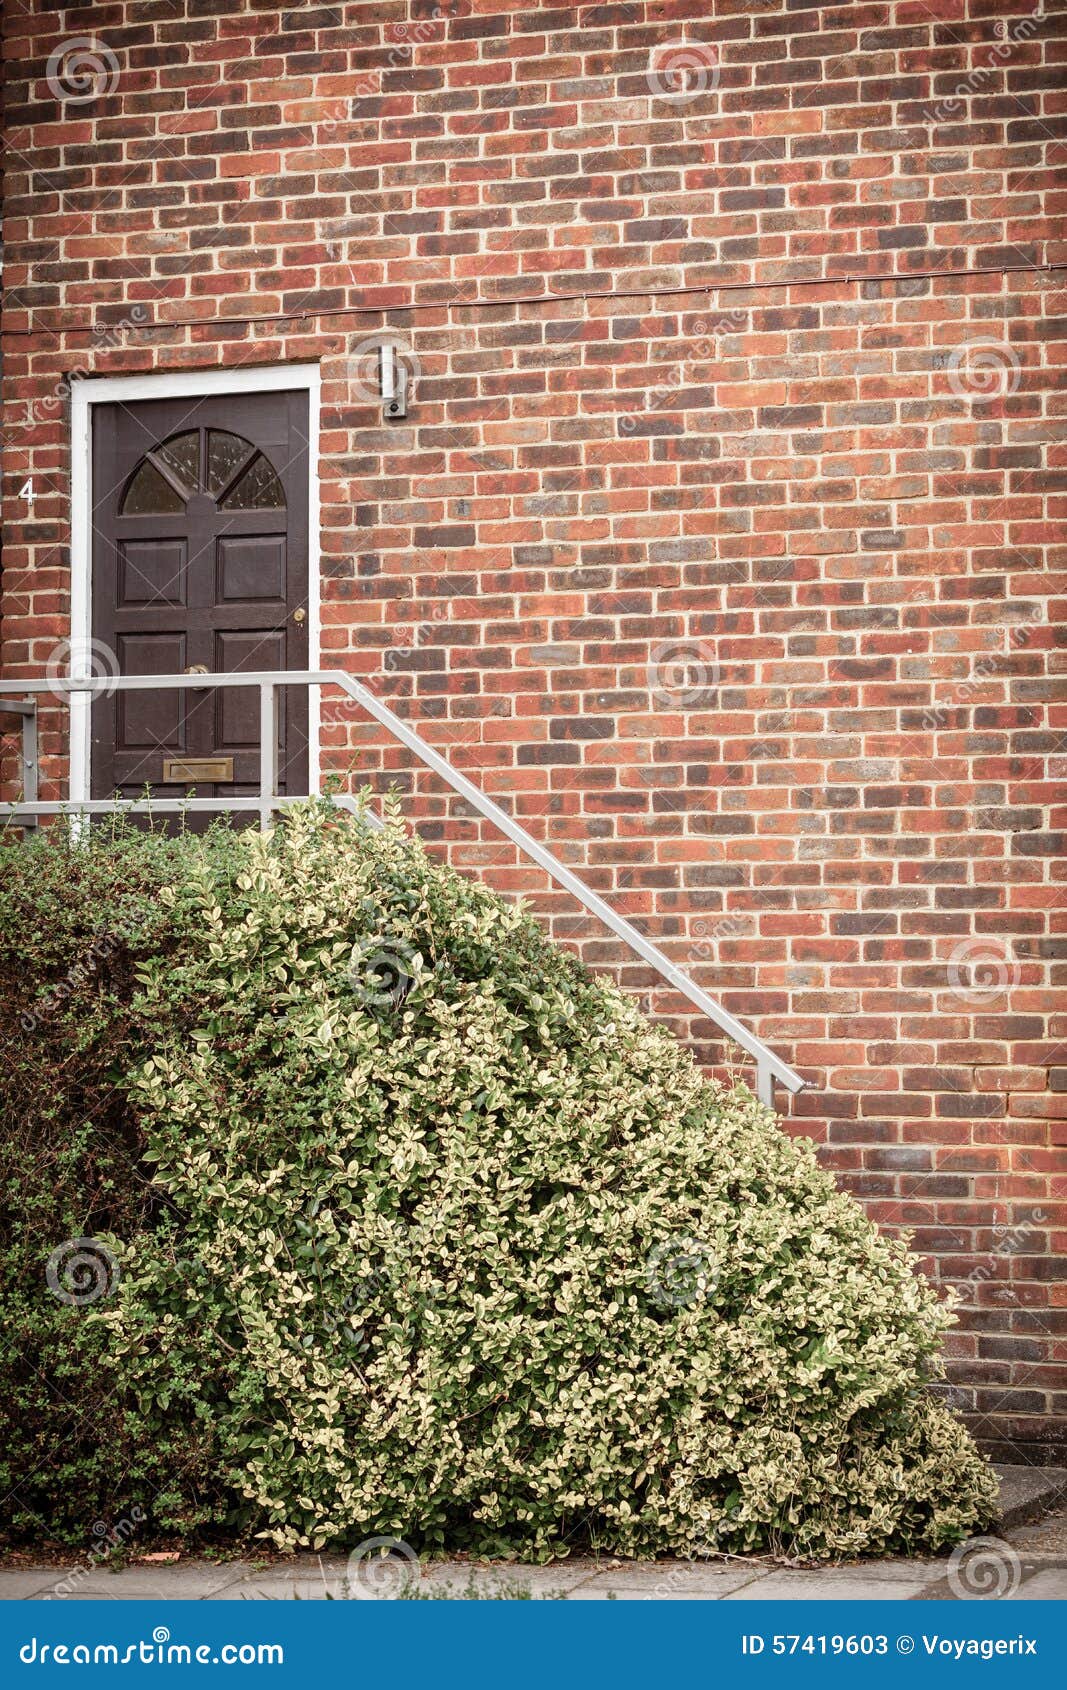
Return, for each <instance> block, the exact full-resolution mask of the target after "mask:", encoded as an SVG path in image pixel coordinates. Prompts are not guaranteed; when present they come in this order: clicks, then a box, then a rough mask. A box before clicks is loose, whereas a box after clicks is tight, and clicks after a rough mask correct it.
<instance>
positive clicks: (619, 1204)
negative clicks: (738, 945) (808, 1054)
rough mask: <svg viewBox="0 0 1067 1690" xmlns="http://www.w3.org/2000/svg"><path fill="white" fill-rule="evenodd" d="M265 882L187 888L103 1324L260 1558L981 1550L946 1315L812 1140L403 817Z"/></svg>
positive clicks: (163, 982) (258, 872)
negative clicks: (372, 1540)
mask: <svg viewBox="0 0 1067 1690" xmlns="http://www.w3.org/2000/svg"><path fill="white" fill-rule="evenodd" d="M239 856H240V859H241V860H240V861H239V862H238V865H237V867H236V868H235V867H234V852H233V851H232V850H230V851H227V852H226V853H223V854H221V855H220V856H219V857H218V858H217V859H216V858H215V857H214V856H213V854H212V852H211V851H210V849H204V850H203V851H202V852H201V853H200V854H199V856H197V855H196V854H195V853H194V854H193V855H192V857H191V858H190V866H189V869H188V872H186V873H184V874H183V876H182V877H181V878H179V879H177V880H176V881H175V883H174V884H172V885H170V886H168V887H167V888H166V889H165V890H164V892H163V894H162V895H163V898H164V901H165V903H166V905H167V906H168V907H169V909H170V912H171V914H172V917H173V920H174V924H175V928H176V930H178V931H180V932H181V933H182V934H183V935H184V939H183V944H182V947H181V950H180V952H179V953H177V954H171V955H168V956H166V957H160V958H159V959H158V960H157V961H155V962H151V963H149V964H148V965H146V966H145V967H144V969H143V989H144V994H145V995H144V1000H143V1003H142V1005H141V1011H142V1020H143V1024H144V1026H145V1027H146V1028H148V1029H151V1030H152V1035H153V1037H152V1047H151V1049H150V1050H148V1049H146V1051H145V1052H144V1053H143V1054H144V1057H145V1060H143V1061H142V1062H140V1063H139V1064H138V1066H137V1069H136V1072H135V1073H134V1074H133V1075H132V1077H131V1079H130V1082H129V1083H130V1086H131V1088H132V1095H133V1100H134V1103H135V1106H136V1110H137V1113H138V1115H139V1118H140V1123H141V1129H142V1131H143V1133H144V1135H145V1140H146V1143H147V1156H148V1158H149V1160H150V1165H151V1168H152V1170H153V1178H154V1186H155V1190H156V1192H157V1194H158V1203H159V1205H160V1209H159V1214H158V1216H157V1219H156V1221H155V1223H154V1225H153V1226H152V1227H151V1228H148V1227H146V1228H145V1229H144V1230H142V1231H141V1232H140V1233H139V1234H137V1235H136V1236H134V1237H132V1238H130V1239H127V1240H118V1239H116V1240H115V1248H116V1250H117V1251H119V1253H120V1259H121V1266H122V1278H121V1283H120V1285H119V1287H118V1293H117V1296H116V1297H115V1298H114V1299H113V1300H112V1301H111V1302H109V1303H108V1304H107V1305H106V1306H103V1307H101V1308H100V1309H99V1310H97V1311H94V1312H93V1314H92V1316H91V1318H92V1319H94V1320H96V1321H98V1322H100V1323H101V1324H102V1325H104V1326H105V1327H106V1328H107V1330H108V1337H109V1342H108V1345H107V1357H108V1360H107V1366H109V1367H110V1368H111V1369H113V1372H114V1380H115V1386H116V1388H117V1389H118V1390H119V1391H121V1392H122V1393H124V1395H125V1397H126V1400H127V1401H128V1402H129V1404H130V1410H129V1412H130V1414H131V1416H132V1417H133V1420H134V1423H135V1424H136V1425H137V1426H138V1427H139V1428H140V1435H141V1436H143V1438H145V1439H146V1440H148V1439H152V1438H155V1437H162V1436H164V1435H169V1431H168V1429H169V1428H172V1427H173V1426H174V1425H175V1424H176V1423H177V1424H184V1425H186V1426H188V1427H189V1428H190V1429H193V1430H196V1431H198V1433H199V1434H202V1435H198V1436H197V1438H196V1439H195V1442H196V1445H197V1447H198V1448H201V1447H203V1445H204V1443H205V1442H206V1441H210V1442H211V1445H212V1447H213V1448H214V1450H215V1452H216V1453H215V1457H214V1459H215V1461H216V1464H217V1479H218V1483H219V1485H220V1487H221V1490H222V1492H223V1494H225V1495H228V1496H229V1497H230V1499H231V1515H230V1518H231V1522H232V1523H233V1524H234V1525H236V1526H237V1527H239V1528H240V1529H243V1530H251V1531H254V1532H259V1533H262V1534H264V1535H266V1536H268V1537H270V1538H272V1539H273V1540H274V1541H275V1542H276V1543H277V1544H279V1545H283V1546H289V1545H297V1544H311V1545H321V1544H325V1543H328V1542H345V1541H349V1542H356V1541H358V1540H359V1539H361V1538H364V1537H366V1536H368V1535H369V1534H372V1533H382V1534H394V1535H397V1536H400V1537H403V1538H405V1539H407V1540H408V1541H410V1542H412V1543H415V1544H417V1545H420V1546H424V1547H428V1548H431V1549H432V1548H433V1547H435V1546H442V1547H448V1548H450V1549H456V1548H462V1547H467V1548H470V1549H474V1550H478V1551H481V1552H486V1553H496V1552H500V1553H517V1554H519V1555H522V1556H530V1557H545V1556H549V1555H554V1554H560V1553H564V1552H565V1551H566V1550H567V1549H568V1548H569V1547H573V1546H576V1545H581V1544H588V1543H593V1544H597V1545H600V1546H602V1547H603V1548H605V1549H611V1550H615V1551H619V1552H622V1553H637V1554H649V1553H654V1552H665V1551H674V1552H681V1553H691V1552H692V1553H705V1552H708V1551H714V1550H734V1551H739V1550H745V1549H756V1548H773V1549H781V1550H789V1551H792V1552H794V1553H798V1554H802V1555H805V1556H812V1557H822V1556H830V1555H841V1554H851V1553H859V1552H879V1551H888V1550H903V1549H908V1548H920V1547H921V1548H923V1549H934V1548H937V1547H938V1546H940V1545H943V1544H946V1543H950V1542H952V1541H955V1540H957V1539H959V1538H961V1537H963V1536H966V1535H967V1534H969V1533H971V1532H972V1531H974V1530H975V1529H976V1528H978V1527H980V1526H981V1525H982V1524H983V1522H984V1521H986V1519H987V1518H988V1516H989V1512H990V1501H991V1497H992V1494H993V1489H994V1486H993V1481H992V1478H991V1475H990V1472H989V1470H988V1468H987V1467H986V1465H985V1464H984V1462H983V1461H982V1459H981V1458H980V1456H979V1455H978V1453H977V1452H976V1450H975V1448H974V1446H973V1444H972V1443H971V1441H970V1439H969V1438H968V1436H967V1434H966V1433H965V1431H964V1430H963V1428H962V1427H961V1425H960V1424H959V1423H958V1422H957V1421H956V1419H955V1418H954V1417H953V1416H952V1415H951V1414H950V1413H949V1412H948V1410H947V1409H946V1408H945V1407H944V1406H943V1405H942V1404H941V1402H940V1401H939V1400H938V1399H937V1398H936V1397H935V1396H934V1395H933V1393H932V1392H931V1390H930V1388H929V1381H930V1380H931V1379H933V1378H934V1377H935V1376H936V1375H937V1373H938V1352H939V1346H940V1343H941V1339H942V1335H943V1333H944V1331H945V1328H946V1325H947V1324H948V1321H949V1316H948V1314H947V1312H946V1310H945V1308H944V1307H943V1306H942V1305H940V1304H939V1302H938V1300H937V1298H936V1296H935V1294H934V1292H933V1290H932V1289H931V1287H930V1286H929V1285H928V1284H926V1283H925V1282H924V1281H923V1280H922V1279H921V1278H919V1277H918V1276H917V1274H916V1272H915V1270H914V1266H913V1264H912V1262H911V1260H910V1259H909V1257H908V1255H907V1253H906V1251H905V1250H904V1249H903V1247H901V1246H900V1245H898V1244H895V1243H891V1242H889V1241H888V1240H886V1239H884V1238H882V1237H881V1236H880V1235H879V1234H878V1232H877V1231H876V1230H875V1229H874V1228H873V1227H872V1225H871V1224H870V1223H869V1222H868V1221H867V1219H866V1218H865V1216H864V1215H863V1213H862V1211H861V1210H860V1208H859V1207H858V1205H857V1204H856V1203H855V1202H854V1201H853V1200H852V1199H851V1198H849V1197H848V1196H846V1195H844V1194H842V1193H841V1192H839V1191H838V1190H837V1189H836V1188H835V1186H834V1183H833V1181H832V1179H831V1178H830V1176H829V1175H828V1174H827V1173H825V1172H823V1171H822V1170H821V1169H820V1168H819V1166H818V1165H817V1163H816V1161H815V1158H814V1155H813V1153H812V1151H811V1149H810V1147H809V1145H808V1144H807V1143H806V1142H804V1141H792V1140H790V1139H788V1138H787V1137H786V1136H785V1135H784V1134H783V1133H782V1132H781V1131H780V1130H779V1128H778V1126H777V1125H776V1123H775V1120H774V1117H773V1116H772V1115H771V1113H770V1112H769V1111H768V1110H766V1109H765V1108H763V1107H762V1106H761V1105H760V1104H758V1103H757V1102H756V1101H755V1100H754V1098H753V1097H752V1096H751V1095H750V1093H749V1092H748V1091H747V1090H746V1089H745V1088H744V1087H743V1086H740V1085H739V1086H736V1087H733V1088H724V1087H721V1086H718V1085H715V1084H712V1083H709V1082H708V1081H707V1080H706V1079H705V1078H703V1076H702V1075H701V1073H700V1072H699V1070H698V1069H697V1068H696V1066H695V1065H694V1063H693V1061H692V1060H691V1058H690V1056H689V1055H688V1053H687V1052H686V1050H685V1049H684V1048H683V1047H682V1046H681V1045H679V1044H678V1043H677V1042H676V1041H675V1040H674V1039H673V1038H672V1037H671V1036H670V1035H669V1034H668V1033H666V1032H665V1031H663V1030H661V1029H658V1028H656V1027H655V1026H653V1025H651V1024H650V1023H649V1022H648V1021H646V1020H645V1019H644V1018H643V1017H642V1015H641V1014H640V1013H639V1012H638V1010H637V1008H636V1007H635V1006H634V1005H633V1004H632V1003H631V1002H630V1001H629V1000H628V999H627V998H626V997H624V996H623V995H622V994H621V993H620V992H618V991H617V990H615V989H614V988H613V987H612V986H611V985H610V984H608V983H606V982H605V981H603V980H599V979H594V978H591V977H590V976H589V975H588V974H587V973H586V972H585V971H584V970H583V969H582V968H581V967H580V966H579V965H578V964H577V963H576V962H575V961H574V960H573V959H572V958H570V957H569V956H567V955H566V954H564V953H562V952H561V951H559V950H558V949H556V948H554V947H553V946H552V945H551V944H550V943H549V942H548V941H547V940H546V939H545V938H544V937H543V935H542V933H541V932H540V930H539V929H538V927H537V926H536V924H535V923H534V922H533V921H532V920H531V919H530V918H529V917H528V916H526V915H524V914H522V913H521V912H519V911H517V910H516V909H514V908H513V907H510V906H509V905H507V904H505V903H503V902H502V901H501V900H499V899H498V898H496V897H495V896H493V895H492V894H491V893H490V892H488V891H487V890H485V889H484V888H482V887H480V886H478V885H476V884H473V883H471V882H470V881H468V880H466V879H463V878H461V877H459V876H458V875H456V874H454V873H452V872H450V871H448V870H446V869H444V868H442V867H440V866H438V865H437V864H435V863H434V862H432V861H431V860H430V859H429V858H428V857H427V856H426V855H425V853H424V852H423V850H422V849H421V847H420V846H419V844H418V842H417V841H413V840H412V839H410V838H408V837H407V836H406V835H405V834H404V832H403V830H402V829H401V828H400V827H399V826H398V825H397V824H396V823H395V822H391V823H390V825H389V826H388V827H387V828H386V829H385V830H384V831H382V832H372V831H371V830H369V829H368V828H367V827H365V826H363V825H361V824H359V823H351V822H349V821H347V820H344V819H340V818H338V816H337V815H336V814H335V813H333V812H331V811H330V810H329V809H328V808H325V807H323V806H316V807H309V808H307V809H305V810H301V811H299V812H293V813H292V814H291V815H290V818H289V820H288V821H287V822H286V823H285V825H283V826H279V827H278V828H277V829H276V830H275V831H274V833H273V834H271V835H267V836H258V835H247V836H245V838H244V840H243V843H242V847H241V851H240V853H239ZM190 1005H192V1006H194V1012H193V1013H192V1014H190V1008H189V1006H190Z"/></svg>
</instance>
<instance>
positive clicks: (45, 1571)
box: [0, 1567, 62, 1602]
mask: <svg viewBox="0 0 1067 1690" xmlns="http://www.w3.org/2000/svg"><path fill="white" fill-rule="evenodd" d="M60 1576H62V1575H61V1574H59V1573H58V1571H57V1570H56V1569H54V1568H50V1567H35V1568H31V1570H30V1571H29V1572H26V1573H17V1572H13V1573H0V1601H7V1602H25V1601H27V1600H28V1599H29V1598H30V1597H31V1596H36V1595H37V1594H38V1592H41V1591H44V1592H48V1591H50V1590H51V1588H52V1586H53V1585H54V1584H55V1582H56V1579H57V1578H58V1577H60Z"/></svg>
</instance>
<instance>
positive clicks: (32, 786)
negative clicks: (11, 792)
mask: <svg viewBox="0 0 1067 1690" xmlns="http://www.w3.org/2000/svg"><path fill="white" fill-rule="evenodd" d="M27 704H28V706H29V708H28V709H27V710H26V711H24V713H23V717H22V797H23V802H24V803H26V804H36V802H37V799H38V796H39V793H40V777H39V755H38V747H39V741H38V735H37V700H36V699H35V698H31V699H27ZM25 826H26V827H27V828H35V827H36V826H37V817H36V816H33V817H31V818H29V819H28V820H27V821H26V823H25Z"/></svg>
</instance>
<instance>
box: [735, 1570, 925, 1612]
mask: <svg viewBox="0 0 1067 1690" xmlns="http://www.w3.org/2000/svg"><path fill="white" fill-rule="evenodd" d="M909 1566H910V1570H908V1569H909ZM902 1569H903V1570H902ZM942 1571H943V1568H942V1567H939V1566H937V1564H936V1563H934V1564H933V1571H931V1572H928V1571H926V1564H925V1563H922V1562H919V1563H911V1564H909V1563H907V1562H898V1563H893V1562H887V1563H885V1564H884V1565H883V1564H879V1563H878V1562H876V1561H870V1562H867V1563H866V1565H863V1566H854V1567H827V1568H815V1569H813V1570H811V1571H808V1570H806V1569H805V1570H800V1569H792V1568H780V1569H779V1570H777V1571H775V1572H772V1573H768V1574H767V1576H766V1578H762V1579H757V1580H755V1581H754V1582H753V1583H752V1584H749V1585H744V1586H742V1588H740V1589H739V1590H737V1591H736V1592H734V1593H733V1594H731V1595H730V1596H728V1597H727V1601H731V1602H737V1601H741V1602H821V1601H832V1602H910V1601H913V1600H914V1598H915V1597H916V1596H919V1595H921V1594H922V1592H923V1590H924V1589H925V1588H926V1587H927V1585H928V1584H930V1583H931V1582H932V1581H933V1580H934V1579H936V1578H937V1577H938V1576H939V1575H940V1574H941V1573H942Z"/></svg>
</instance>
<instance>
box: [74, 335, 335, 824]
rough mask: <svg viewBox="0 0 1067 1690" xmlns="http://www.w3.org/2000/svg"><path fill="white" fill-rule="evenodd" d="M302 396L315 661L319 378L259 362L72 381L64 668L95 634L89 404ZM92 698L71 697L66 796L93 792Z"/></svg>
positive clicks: (312, 741)
mask: <svg viewBox="0 0 1067 1690" xmlns="http://www.w3.org/2000/svg"><path fill="white" fill-rule="evenodd" d="M294 390H297V391H299V390H304V391H306V393H307V396H308V667H309V668H310V669H317V668H318V667H319V631H320V627H321V618H320V598H321V583H320V578H319V577H320V556H319V407H320V403H321V394H322V381H321V375H320V371H319V366H318V365H317V364H273V365H270V366H269V367H268V366H266V365H259V364H257V365H256V366H254V367H253V368H250V369H249V368H246V369H241V370H188V371H184V370H183V371H181V372H177V371H175V372H172V373H166V374H161V375H146V376H103V377H100V378H99V379H96V380H94V379H93V378H91V377H90V378H87V379H85V380H80V381H75V382H73V383H72V384H71V459H70V507H71V508H70V670H71V674H75V675H76V674H91V673H92V672H93V666H92V643H91V642H92V632H93V626H92V624H93V581H92V571H93V491H92V488H93V477H92V433H93V431H92V407H93V406H94V405H114V404H134V403H136V402H138V401H139V400H142V399H204V398H208V397H210V396H211V395H212V394H231V393H279V392H283V393H291V392H293V391H294ZM308 691H309V693H310V694H311V696H310V697H309V699H308V782H309V787H310V790H311V792H312V793H316V792H318V790H319V778H320V755H319V688H318V687H310V688H309V689H308ZM92 703H93V701H92V698H91V696H89V695H87V694H86V693H73V694H72V695H71V699H70V798H71V801H72V802H74V803H81V802H85V801H86V800H87V799H88V798H89V797H90V793H91V778H92V777H91V769H90V732H91V715H92Z"/></svg>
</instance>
